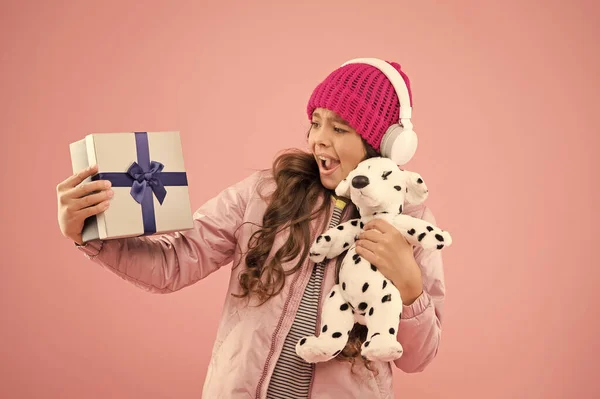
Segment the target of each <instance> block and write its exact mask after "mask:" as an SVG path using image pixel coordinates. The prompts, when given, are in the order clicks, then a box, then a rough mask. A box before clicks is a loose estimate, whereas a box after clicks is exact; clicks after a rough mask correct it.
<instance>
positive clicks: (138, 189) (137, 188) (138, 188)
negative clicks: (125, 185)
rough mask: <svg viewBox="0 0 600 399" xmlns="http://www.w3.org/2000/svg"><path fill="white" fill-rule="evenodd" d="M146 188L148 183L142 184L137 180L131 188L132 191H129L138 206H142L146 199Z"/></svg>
mask: <svg viewBox="0 0 600 399" xmlns="http://www.w3.org/2000/svg"><path fill="white" fill-rule="evenodd" d="M146 187H147V183H146V181H143V182H142V183H140V182H139V181H137V180H135V181H134V182H133V185H132V186H131V190H130V191H129V193H130V194H131V196H132V197H133V199H134V200H135V202H137V203H138V204H141V203H142V201H143V199H144V191H145V190H146Z"/></svg>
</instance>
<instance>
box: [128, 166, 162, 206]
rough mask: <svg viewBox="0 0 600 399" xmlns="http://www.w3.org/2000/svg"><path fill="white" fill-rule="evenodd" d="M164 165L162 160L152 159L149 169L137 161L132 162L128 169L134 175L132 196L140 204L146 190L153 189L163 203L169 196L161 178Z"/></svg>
mask: <svg viewBox="0 0 600 399" xmlns="http://www.w3.org/2000/svg"><path fill="white" fill-rule="evenodd" d="M164 167H165V165H163V164H162V163H160V162H156V161H151V162H150V169H149V170H147V171H145V170H143V169H142V167H141V166H140V165H139V164H138V163H137V162H134V163H132V164H131V166H130V167H129V169H127V174H128V175H129V176H131V177H133V185H132V186H131V191H130V193H131V196H132V197H133V199H135V200H136V201H137V202H138V203H139V204H141V203H142V201H143V199H144V193H145V192H146V190H148V189H151V190H152V191H153V192H154V195H156V198H157V199H158V202H160V204H161V205H162V203H163V201H164V200H165V197H166V196H167V190H166V189H165V185H164V184H163V182H162V181H161V180H160V173H161V172H162V170H163V168H164Z"/></svg>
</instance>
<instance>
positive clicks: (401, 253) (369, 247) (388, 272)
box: [356, 219, 423, 306]
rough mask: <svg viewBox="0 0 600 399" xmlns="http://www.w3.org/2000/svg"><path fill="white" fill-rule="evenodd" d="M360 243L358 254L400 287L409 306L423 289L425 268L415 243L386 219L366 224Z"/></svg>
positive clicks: (404, 301) (405, 302) (357, 246)
mask: <svg viewBox="0 0 600 399" xmlns="http://www.w3.org/2000/svg"><path fill="white" fill-rule="evenodd" d="M364 230H365V231H363V232H362V233H360V235H359V237H358V238H359V239H358V240H357V242H356V253H357V254H358V255H360V256H362V257H363V258H365V259H366V260H368V261H369V262H371V264H373V265H374V266H375V267H377V269H379V271H380V272H381V273H382V274H383V275H384V276H385V277H386V278H387V279H388V280H391V281H392V283H393V284H394V285H395V286H396V288H398V290H399V291H400V295H401V296H402V302H403V303H404V305H405V306H408V305H410V304H412V303H413V302H414V301H415V300H416V299H417V298H418V297H419V295H421V293H422V292H423V280H422V276H421V269H420V268H419V265H418V264H417V261H416V260H415V258H414V253H413V246H412V244H410V243H409V242H408V241H407V240H406V239H405V238H404V236H403V235H402V234H401V233H400V232H399V231H398V229H396V228H395V227H394V226H392V225H391V224H390V223H388V222H387V221H385V220H382V219H373V220H372V221H370V222H369V223H367V224H365V226H364Z"/></svg>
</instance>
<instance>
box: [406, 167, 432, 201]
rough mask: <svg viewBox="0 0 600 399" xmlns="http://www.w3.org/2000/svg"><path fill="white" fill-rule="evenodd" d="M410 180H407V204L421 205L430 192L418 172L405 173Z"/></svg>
mask: <svg viewBox="0 0 600 399" xmlns="http://www.w3.org/2000/svg"><path fill="white" fill-rule="evenodd" d="M404 173H406V174H407V176H408V178H407V179H406V202H408V203H409V204H413V205H419V204H421V203H422V202H423V201H425V200H426V199H427V197H428V196H429V190H428V189H427V185H426V184H425V181H424V180H423V178H422V177H421V175H420V174H418V173H416V172H409V171H406V170H405V171H404Z"/></svg>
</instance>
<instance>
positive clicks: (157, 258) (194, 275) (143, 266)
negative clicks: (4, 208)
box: [77, 172, 260, 294]
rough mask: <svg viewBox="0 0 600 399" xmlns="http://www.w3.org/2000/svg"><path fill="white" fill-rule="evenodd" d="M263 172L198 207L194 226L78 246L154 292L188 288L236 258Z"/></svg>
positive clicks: (141, 286) (95, 258) (90, 256)
mask: <svg viewBox="0 0 600 399" xmlns="http://www.w3.org/2000/svg"><path fill="white" fill-rule="evenodd" d="M259 173H260V172H254V173H253V174H251V175H250V176H249V177H247V178H245V179H244V180H242V181H240V182H238V183H236V184H234V185H232V186H230V187H228V188H226V189H225V190H223V191H221V192H220V193H219V194H218V195H217V196H215V197H213V198H211V199H210V200H208V201H207V202H206V203H204V204H203V205H202V206H201V207H200V208H199V209H197V210H196V211H195V212H194V215H193V218H194V225H193V228H192V229H191V230H186V231H182V232H173V233H166V234H159V235H154V236H140V237H130V238H121V239H110V240H94V241H90V242H87V243H86V244H85V245H82V246H77V248H79V250H81V251H82V252H83V253H84V254H85V256H86V257H87V258H88V259H91V260H92V261H93V262H95V263H97V264H100V265H101V266H103V267H105V268H106V269H108V270H110V271H111V272H113V273H115V274H116V275H118V276H119V277H121V278H123V279H124V280H126V281H128V282H130V283H132V284H134V285H136V286H137V287H139V288H141V289H144V290H146V291H149V292H151V293H159V294H166V293H171V292H174V291H178V290H180V289H182V288H184V287H187V286H189V285H191V284H193V283H195V282H197V281H199V280H201V279H203V278H205V277H206V276H208V275H209V274H211V273H213V272H215V271H216V270H218V269H219V268H220V267H221V266H224V265H227V264H229V263H230V262H231V261H232V260H233V255H234V251H235V247H236V243H237V241H236V237H235V230H236V229H237V228H238V227H239V226H240V225H241V224H242V223H243V220H244V214H245V210H246V205H247V203H248V201H249V199H250V197H251V196H252V195H253V194H254V190H255V187H256V183H257V181H258V178H259Z"/></svg>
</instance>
